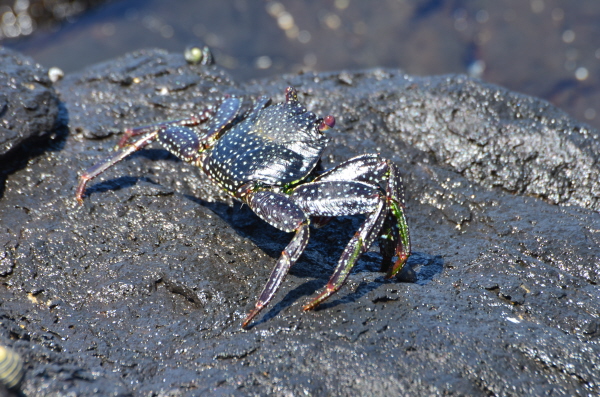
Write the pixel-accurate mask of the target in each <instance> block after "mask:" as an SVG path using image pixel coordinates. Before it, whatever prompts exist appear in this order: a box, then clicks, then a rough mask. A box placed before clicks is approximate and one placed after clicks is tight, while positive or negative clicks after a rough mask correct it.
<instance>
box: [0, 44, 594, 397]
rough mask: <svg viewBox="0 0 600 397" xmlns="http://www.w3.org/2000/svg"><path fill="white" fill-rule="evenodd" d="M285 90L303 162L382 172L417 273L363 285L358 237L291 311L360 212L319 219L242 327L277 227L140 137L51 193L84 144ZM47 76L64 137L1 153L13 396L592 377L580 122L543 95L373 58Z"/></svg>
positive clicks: (172, 64)
mask: <svg viewBox="0 0 600 397" xmlns="http://www.w3.org/2000/svg"><path fill="white" fill-rule="evenodd" d="M290 84H291V85H294V86H296V87H297V88H298V90H299V93H300V95H301V97H302V100H304V101H305V103H306V104H307V106H308V107H309V109H311V110H313V111H315V112H316V113H317V114H320V115H326V114H333V115H335V116H336V118H337V127H336V129H334V130H332V131H331V132H330V135H331V137H332V143H331V145H330V147H329V149H328V151H327V153H326V155H325V156H324V158H323V161H324V165H325V166H326V167H328V166H331V165H333V164H337V163H339V162H341V161H343V160H344V159H347V158H349V157H351V156H353V155H355V154H359V153H365V152H380V153H381V154H382V155H383V156H384V157H387V158H390V159H392V160H394V161H395V162H396V163H397V164H398V165H399V166H400V168H401V169H402V170H403V173H404V178H405V181H406V191H407V197H408V217H409V223H410V226H411V232H412V241H413V244H414V254H413V256H412V257H411V258H410V260H409V265H410V266H411V268H412V269H413V270H414V272H415V273H416V282H414V283H406V282H399V281H398V280H385V279H384V278H383V275H382V274H381V273H378V272H377V270H378V268H379V261H380V256H379V253H378V250H377V249H374V250H372V251H370V252H368V253H367V254H366V255H364V256H363V257H362V259H361V260H360V261H359V263H358V265H357V266H356V268H355V270H354V271H353V272H352V274H351V275H350V279H349V281H348V283H347V285H346V286H345V287H344V288H343V289H342V290H341V291H340V292H339V293H338V294H337V295H336V296H334V297H332V298H331V299H330V300H329V301H327V302H326V303H325V304H324V305H322V306H321V308H320V309H319V310H317V311H314V312H309V313H304V312H302V310H301V306H302V304H304V303H305V302H306V301H307V300H308V299H309V298H310V297H311V296H313V295H314V293H315V292H316V291H317V290H318V289H320V288H322V287H323V285H324V284H325V283H326V280H327V279H328V278H329V276H330V275H331V273H332V272H333V268H334V266H335V265H336V263H337V259H338V257H339V255H340V254H341V251H342V249H343V247H344V245H345V244H346V242H347V241H348V240H349V239H350V237H351V236H352V234H353V233H354V232H355V231H356V229H357V228H358V227H359V225H360V223H361V218H360V217H343V218H338V219H335V220H334V221H332V222H331V223H330V224H329V225H328V226H326V227H324V228H321V229H317V230H315V231H314V232H313V233H312V234H313V235H312V240H311V242H310V243H309V245H308V248H307V250H306V252H305V254H304V255H303V256H302V257H301V258H300V260H299V262H298V263H297V265H296V266H295V267H294V268H293V269H292V271H291V274H290V275H289V277H288V278H287V279H286V281H285V282H284V285H283V287H282V288H281V290H280V292H279V293H278V294H277V295H276V297H275V299H274V301H273V304H271V306H269V307H268V308H267V309H265V310H264V312H263V313H261V315H260V316H259V317H258V319H257V321H256V322H255V325H254V326H253V327H252V328H251V329H249V330H247V331H244V330H241V329H240V323H241V320H242V319H243V317H244V316H245V314H246V313H247V311H248V310H249V309H250V308H251V307H252V306H253V304H254V301H255V298H256V296H257V295H258V293H259V292H260V290H261V289H262V287H263V285H264V283H265V281H266V279H267V277H268V275H269V273H270V270H271V267H272V266H273V265H274V263H275V261H276V258H277V257H278V256H279V254H280V252H281V250H282V249H283V247H284V246H285V244H286V243H287V241H289V235H287V234H285V233H281V232H279V231H277V230H275V229H274V228H272V227H270V226H268V225H266V224H265V223H264V222H262V221H261V220H259V219H258V218H257V217H256V216H255V215H254V214H253V213H252V212H251V211H249V210H248V209H247V208H246V207H242V206H241V205H240V204H239V203H236V202H233V201H232V200H230V199H229V198H227V197H226V196H225V195H224V193H222V192H220V191H219V190H218V189H217V188H215V187H214V186H212V185H211V184H210V183H209V182H208V181H207V179H206V178H205V177H204V176H203V175H202V174H201V173H200V171H199V170H198V169H196V168H193V167H191V166H188V165H186V164H183V163H182V162H180V161H179V160H177V159H176V158H174V157H173V156H171V155H170V154H168V153H167V152H166V151H164V150H162V149H159V148H151V149H148V150H144V151H141V152H139V153H137V154H135V155H133V156H131V157H130V158H129V159H127V160H126V161H123V162H122V163H120V164H118V165H117V166H115V167H114V168H113V169H111V170H109V171H107V172H106V173H105V174H103V175H102V176H101V177H99V178H98V179H96V180H94V181H93V182H92V183H90V185H89V187H88V189H87V195H88V197H86V199H85V202H84V204H83V206H80V205H77V203H76V202H75V200H74V189H75V185H76V183H77V175H78V173H79V172H80V171H81V170H83V169H85V168H86V167H89V166H90V165H92V164H95V163H96V162H98V161H99V160H100V159H101V158H102V157H104V156H106V152H107V151H108V150H109V149H110V148H111V147H113V146H114V144H115V143H116V141H117V137H114V136H113V137H109V138H107V139H102V140H92V139H88V138H91V137H106V136H109V135H111V134H113V133H115V132H117V131H118V130H123V129H124V128H126V127H128V126H133V125H140V124H147V123H150V122H154V121H157V120H161V119H165V118H167V119H168V118H177V117H185V116H186V115H188V114H189V112H191V111H193V110H194V109H198V108H200V109H203V108H205V107H207V106H208V107H210V106H215V105H218V99H219V98H220V97H222V95H225V94H236V95H244V96H245V97H246V98H247V99H248V100H247V101H246V106H249V105H250V98H255V97H257V96H259V95H264V94H266V95H270V96H272V97H274V99H275V100H276V101H280V100H282V99H283V94H284V88H285V87H286V86H287V85H290ZM55 89H56V91H57V92H58V93H59V97H60V99H61V101H62V103H63V104H64V108H65V109H66V113H67V114H68V131H65V130H60V129H59V130H58V133H57V134H56V137H55V139H54V140H53V141H51V142H50V148H49V149H51V150H48V148H44V150H43V151H40V153H39V154H38V155H36V156H34V157H32V158H30V159H25V160H22V161H21V162H17V164H11V167H9V168H5V169H4V171H3V172H4V173H5V174H7V176H6V182H5V190H4V193H3V195H2V197H1V199H0V219H1V220H2V221H1V229H0V266H1V267H0V269H7V270H5V271H4V272H3V273H2V278H1V280H2V286H1V287H0V300H1V302H2V304H1V305H0V319H1V320H0V321H1V325H0V343H3V344H5V345H8V346H10V347H12V348H13V349H15V350H16V351H18V352H19V353H20V354H21V355H22V356H23V358H24V360H25V362H26V368H27V370H28V371H27V373H26V375H25V380H24V382H23V384H22V391H23V394H25V395H52V394H54V395H63V394H67V393H69V392H72V393H76V394H77V395H97V394H100V395H202V394H207V393H209V392H210V393H211V394H212V395H248V394H256V395H264V394H277V395H301V394H313V395H324V394H329V395H360V394H366V393H368V394H370V395H375V396H377V395H385V396H389V395H402V394H407V393H410V394H417V395H423V394H427V395H451V394H454V395H544V394H550V393H556V394H560V395H579V394H597V393H599V392H600V377H599V374H598V369H597V368H599V364H600V363H599V360H600V359H599V357H600V347H599V346H598V342H599V340H600V338H599V337H600V323H599V322H598V315H599V314H600V313H599V312H600V299H598V298H599V296H600V294H599V292H600V291H599V288H598V286H597V283H598V278H599V271H600V263H599V258H600V248H598V247H600V241H599V240H600V235H599V233H600V216H599V214H598V212H597V211H596V210H597V209H598V151H597V148H598V135H597V132H596V131H595V130H592V129H590V128H589V127H586V126H584V125H581V124H579V123H577V122H576V121H574V120H572V119H570V118H568V117H567V116H566V115H565V114H564V113H563V112H561V111H559V110H557V109H555V108H553V107H552V106H550V105H548V104H547V103H546V102H543V101H541V100H537V99H534V98H529V97H525V96H522V95H517V94H514V93H510V92H508V91H506V90H504V89H502V88H500V87H495V86H490V85H486V84H483V83H481V82H478V81H476V80H471V79H467V78H465V77H462V76H447V77H442V78H439V77H437V78H415V77H411V76H406V75H404V74H403V73H402V72H401V71H398V70H381V69H374V70H367V71H364V72H360V73H353V74H351V73H344V74H339V73H329V74H305V75H285V76H281V77H280V78H277V79H273V80H269V81H260V82H255V83H248V84H237V83H235V82H233V81H232V80H231V79H229V78H228V77H227V76H226V75H225V74H224V73H223V72H222V71H221V70H220V69H219V68H218V67H216V66H210V67H202V66H190V65H187V64H186V63H185V62H184V61H183V57H182V56H181V55H179V54H167V53H165V52H162V51H140V52H137V53H132V54H128V55H126V56H124V57H123V58H120V59H118V60H115V61H112V62H108V63H104V64H101V65H97V66H95V67H92V68H90V69H87V70H84V71H83V72H81V73H77V74H73V75H67V76H66V77H65V79H64V80H62V81H61V82H59V83H58V84H57V85H56V86H55ZM529 149H532V150H535V152H536V153H537V154H536V155H535V156H534V155H533V154H532V153H528V152H529ZM15 161H16V160H15ZM555 203H560V205H556V204H555Z"/></svg>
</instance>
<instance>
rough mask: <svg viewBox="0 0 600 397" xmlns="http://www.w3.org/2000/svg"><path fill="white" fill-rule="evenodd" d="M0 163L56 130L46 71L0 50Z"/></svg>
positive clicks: (53, 99)
mask: <svg viewBox="0 0 600 397" xmlns="http://www.w3.org/2000/svg"><path fill="white" fill-rule="evenodd" d="M0 65H2V68H0V87H1V88H2V91H1V92H0V122H1V124H0V161H1V159H2V156H4V155H5V154H6V153H8V152H9V151H10V150H11V149H13V148H15V147H17V146H18V145H20V144H22V143H23V142H24V141H26V140H31V139H33V138H39V137H41V136H43V135H46V134H48V133H49V132H51V131H52V130H53V128H54V127H55V123H56V120H57V116H58V111H59V108H58V105H59V103H58V98H57V97H56V94H55V93H54V90H53V89H52V87H51V83H50V79H49V78H48V71H47V70H46V69H44V68H43V67H41V66H39V65H37V64H35V63H34V62H33V60H31V58H28V57H24V56H22V55H21V54H19V53H17V52H14V51H12V50H9V49H6V48H4V47H0Z"/></svg>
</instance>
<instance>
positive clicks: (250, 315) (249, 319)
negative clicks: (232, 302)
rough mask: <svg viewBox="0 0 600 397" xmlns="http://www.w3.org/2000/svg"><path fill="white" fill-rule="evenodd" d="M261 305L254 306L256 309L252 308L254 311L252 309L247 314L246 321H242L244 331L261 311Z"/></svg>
mask: <svg viewBox="0 0 600 397" xmlns="http://www.w3.org/2000/svg"><path fill="white" fill-rule="evenodd" d="M263 307H264V306H263V305H258V304H257V305H256V307H254V309H252V311H250V313H248V315H247V316H246V319H244V321H243V322H242V328H243V329H246V328H247V327H248V325H249V324H250V323H251V322H252V320H253V319H254V317H256V315H257V314H258V313H259V312H260V311H261V310H262V309H263Z"/></svg>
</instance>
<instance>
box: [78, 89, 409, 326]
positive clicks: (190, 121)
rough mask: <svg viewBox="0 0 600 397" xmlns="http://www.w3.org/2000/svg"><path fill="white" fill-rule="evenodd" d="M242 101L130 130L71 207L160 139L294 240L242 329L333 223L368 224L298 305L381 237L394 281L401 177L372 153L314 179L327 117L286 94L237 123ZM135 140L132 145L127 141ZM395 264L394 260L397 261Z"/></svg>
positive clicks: (405, 235) (342, 274) (405, 243)
mask: <svg viewBox="0 0 600 397" xmlns="http://www.w3.org/2000/svg"><path fill="white" fill-rule="evenodd" d="M241 106H242V100H241V99H240V98H237V97H229V98H226V99H224V100H223V102H222V103H221V105H220V106H219V108H218V109H217V111H216V112H215V114H214V115H213V116H212V117H209V115H207V114H204V113H202V114H200V115H197V116H193V117H191V118H187V119H182V120H177V121H169V122H163V123H157V124H153V125H150V126H145V127H138V128H133V129H128V130H126V131H125V133H124V136H123V137H122V139H121V140H120V142H119V144H118V150H117V151H116V152H115V153H114V154H113V155H112V156H110V157H108V158H106V159H104V160H103V161H101V162H100V163H98V164H97V165H95V166H93V167H91V168H89V169H88V170H87V171H85V172H84V173H83V174H82V175H81V177H80V180H79V185H78V187H77V191H76V199H77V200H78V201H79V202H80V203H81V202H82V201H83V195H84V192H85V187H86V184H87V182H88V181H89V180H91V179H92V178H94V177H96V176H98V175H99V174H101V173H102V172H104V171H105V170H106V169H108V168H109V167H111V166H113V165H115V164H116V163H117V162H119V161H121V160H123V159H124V158H126V157H127V156H129V155H130V154H132V153H133V152H135V151H137V150H140V149H141V148H142V147H144V146H146V145H148V144H149V143H151V142H153V141H158V142H159V143H160V144H162V146H163V147H165V148H166V149H167V150H168V151H170V152H171V153H173V154H174V155H175V156H177V157H179V158H180V159H182V160H184V161H185V162H188V163H191V164H193V165H195V166H197V167H200V168H201V169H202V171H204V173H206V175H208V177H209V178H210V179H211V180H212V181H214V182H215V183H216V184H217V185H219V186H220V187H221V188H222V189H224V190H225V191H226V192H227V193H229V194H230V195H232V196H233V197H234V198H236V199H238V200H240V201H242V202H243V203H245V204H247V205H248V206H249V207H250V208H251V209H252V210H253V211H254V212H255V213H256V215H258V216H259V217H260V218H261V219H262V220H264V221H265V222H267V223H269V224H270V225H272V226H274V227H276V228H278V229H280V230H282V231H284V232H294V236H293V237H292V240H291V241H290V243H289V244H288V245H287V246H286V247H285V249H284V250H283V252H282V254H281V257H280V258H279V260H278V261H277V263H276V265H275V267H274V269H273V271H272V273H271V275H270V277H269V279H268V281H267V283H266V285H265V287H264V289H263V291H262V293H261V294H260V296H259V298H258V301H257V302H256V305H255V307H254V308H253V309H252V310H251V311H250V313H249V314H248V315H247V317H246V319H245V320H244V321H243V323H242V327H244V328H245V327H247V326H248V324H249V323H250V322H251V321H252V319H253V318H254V317H255V316H256V315H257V314H258V313H259V312H260V311H261V310H262V309H263V308H264V307H265V306H266V305H267V304H268V303H269V302H270V301H271V299H272V298H273V296H274V295H275V292H276V291H277V290H278V288H279V286H280V285H281V283H282V281H283V279H284V277H285V276H286V274H287V273H288V271H289V269H290V267H291V266H292V265H293V264H294V263H295V262H296V261H297V260H298V258H299V257H300V255H301V254H302V252H303V251H304V249H305V247H306V245H307V243H308V239H309V225H311V224H312V225H313V226H317V227H319V226H323V225H324V224H326V223H327V222H328V220H329V219H330V218H331V217H336V216H344V215H356V214H366V219H365V220H364V222H363V224H362V225H361V226H360V228H359V229H358V230H357V231H356V233H355V234H354V236H353V237H352V238H351V240H350V242H349V243H348V244H347V246H346V248H345V249H344V251H343V253H342V256H341V257H340V259H339V262H338V265H337V267H336V268H335V271H334V273H333V275H332V276H331V278H330V280H329V282H328V283H327V285H326V287H325V289H324V290H323V291H322V292H320V293H319V294H318V295H317V296H316V297H315V298H314V299H312V300H311V301H310V302H309V303H308V304H306V305H305V306H304V310H311V309H314V308H315V307H317V306H318V305H319V304H320V303H322V302H323V301H325V300H326V299H327V298H328V297H329V296H331V295H332V294H334V293H335V292H336V291H337V290H338V289H339V288H340V287H341V286H342V285H343V284H344V282H345V281H346V279H347V278H348V274H349V273H350V270H351V269H352V267H353V266H354V265H355V264H356V261H357V260H358V258H359V257H360V255H361V254H363V253H364V252H366V251H367V250H368V249H369V248H370V247H371V245H372V244H373V242H374V241H375V240H376V239H377V238H380V242H379V246H380V251H381V255H382V258H383V260H382V266H381V270H382V271H385V272H387V276H388V277H393V276H394V275H395V274H397V273H398V272H399V271H400V270H401V269H402V267H403V266H404V263H405V262H406V260H407V259H408V257H409V255H410V238H409V232H408V225H407V222H406V217H405V201H404V193H403V187H402V178H401V176H400V173H399V171H398V168H397V166H396V165H395V164H394V163H392V162H391V161H389V160H386V159H383V158H381V157H380V156H379V155H378V154H363V155H359V156H357V157H354V158H351V159H349V160H347V161H345V162H343V163H341V164H340V165H338V166H336V167H334V168H331V169H330V170H327V171H324V172H323V171H319V162H320V158H321V154H322V153H323V150H324V149H325V147H326V145H327V143H328V142H329V138H328V137H327V136H326V135H325V131H327V130H329V129H330V128H332V127H333V126H334V124H335V119H334V118H333V117H332V116H327V117H325V118H318V117H317V116H316V115H315V114H314V113H312V112H310V111H308V110H307V109H306V108H305V107H304V105H303V104H301V103H300V101H299V100H298V94H297V91H296V90H295V89H294V88H293V87H288V88H287V89H286V92H285V102H283V103H279V104H276V105H272V104H271V100H270V99H269V98H265V97H261V98H259V99H258V100H257V101H256V103H255V105H254V107H253V108H252V109H251V110H250V111H249V112H247V113H246V114H244V115H242V116H240V115H239V112H240V109H241ZM135 136H138V137H139V138H137V139H135V140H133V139H132V138H133V137H135ZM394 258H395V259H394Z"/></svg>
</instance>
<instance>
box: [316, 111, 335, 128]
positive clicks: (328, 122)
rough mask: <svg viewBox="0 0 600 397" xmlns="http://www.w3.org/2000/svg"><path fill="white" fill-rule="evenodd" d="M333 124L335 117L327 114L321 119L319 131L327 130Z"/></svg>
mask: <svg viewBox="0 0 600 397" xmlns="http://www.w3.org/2000/svg"><path fill="white" fill-rule="evenodd" d="M333 126H335V118H334V117H333V116H331V115H329V116H327V117H325V118H324V119H323V120H321V124H319V131H321V132H324V131H327V130H328V129H330V128H333Z"/></svg>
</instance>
